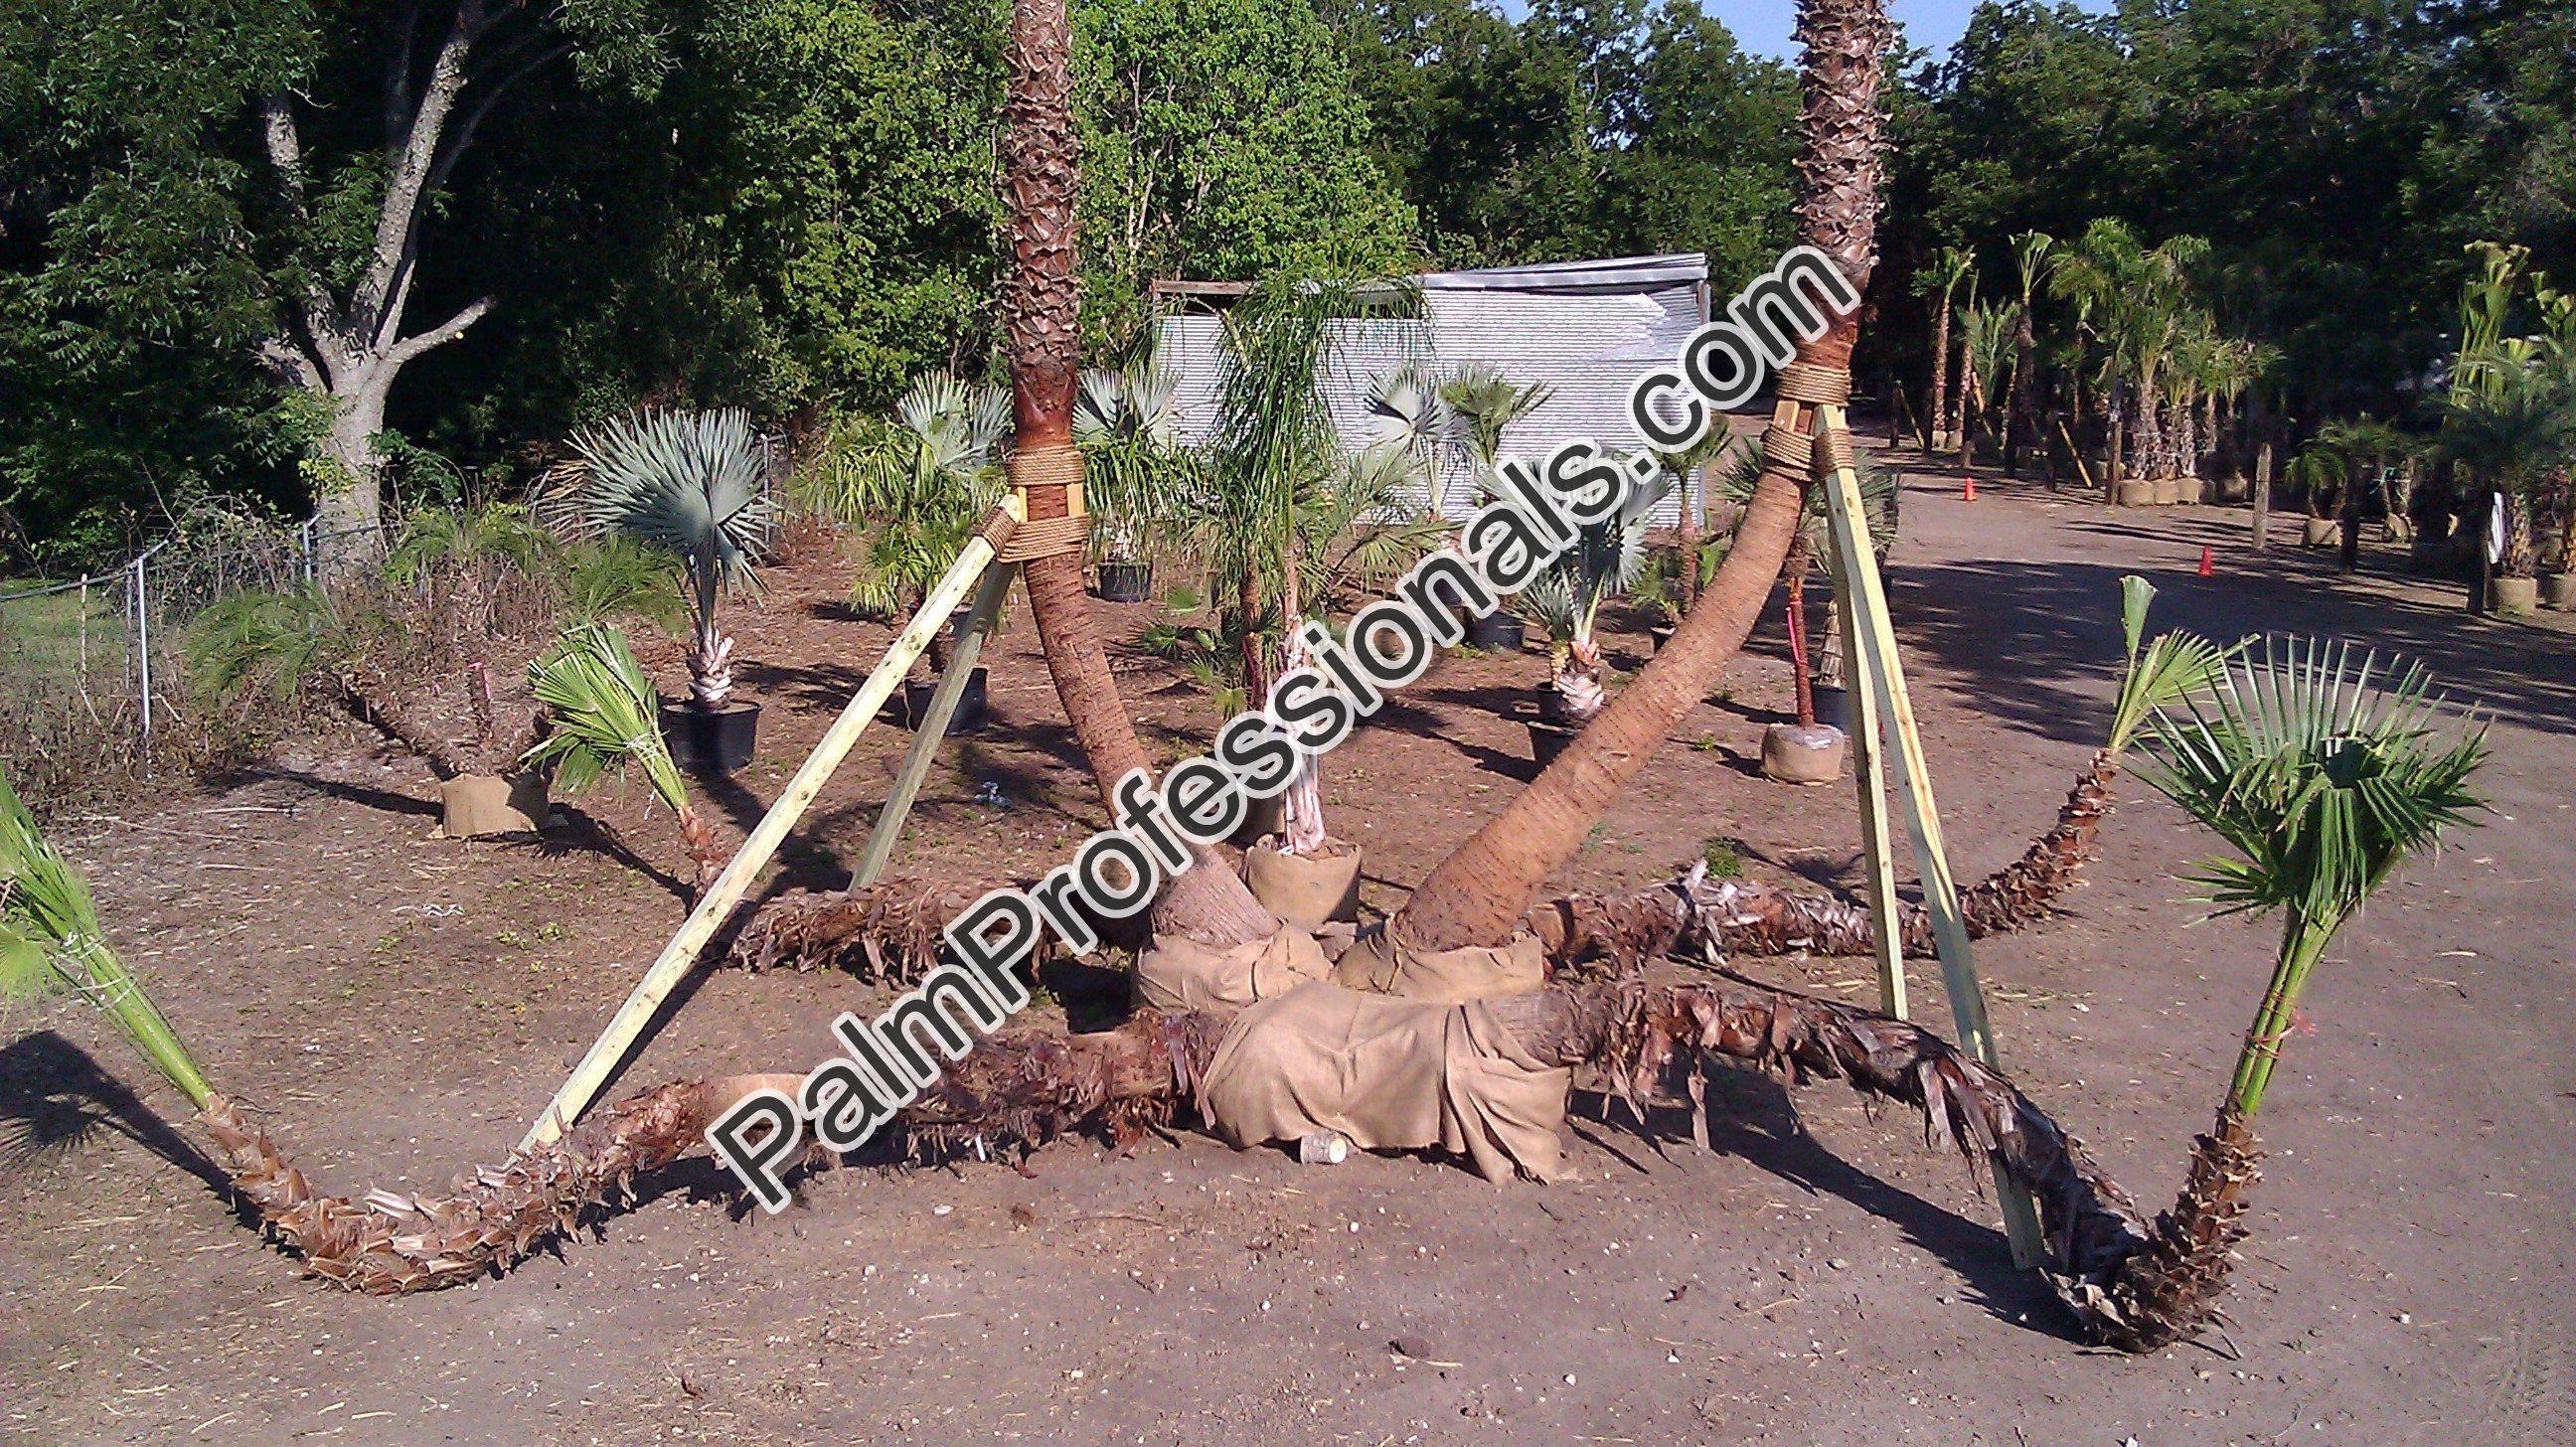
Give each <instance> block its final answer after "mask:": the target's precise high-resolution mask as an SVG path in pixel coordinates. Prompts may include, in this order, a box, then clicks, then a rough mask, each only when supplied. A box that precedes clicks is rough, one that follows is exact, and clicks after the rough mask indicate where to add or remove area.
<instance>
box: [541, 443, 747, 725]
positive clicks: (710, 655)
mask: <svg viewBox="0 0 2576 1447" xmlns="http://www.w3.org/2000/svg"><path fill="white" fill-rule="evenodd" d="M572 445H573V449H574V451H575V452H577V453H579V454H580V456H581V458H582V461H583V464H584V466H585V467H586V468H587V469H588V473H589V477H588V480H587V481H586V482H584V483H583V484H582V486H581V489H580V493H579V502H578V508H577V511H578V515H579V517H580V518H581V520H582V522H583V524H584V525H585V526H586V527H587V528H589V529H591V530H593V531H595V532H602V533H618V534H623V535H625V536H628V537H632V538H635V539H638V540H640V541H642V542H645V543H649V544H651V545H653V546H654V547H658V548H661V549H663V550H664V551H666V552H668V553H670V554H672V555H673V556H675V557H677V558H678V559H679V560H680V564H681V566H682V567H684V568H685V569H687V571H688V576H689V603H690V612H691V615H692V622H693V627H692V630H691V634H690V647H689V690H690V693H691V694H692V696H694V697H695V698H696V700H697V703H698V706H699V707H700V708H702V709H706V710H709V711H713V710H715V709H720V708H722V707H724V705H725V703H726V702H727V701H728V700H729V699H730V698H731V697H732V694H733V640H732V639H730V638H728V637H726V636H725V635H724V633H723V631H722V630H721V629H719V628H718V627H717V626H716V605H717V603H718V602H719V601H720V600H721V599H722V597H723V593H724V590H725V589H726V588H728V587H748V586H750V585H751V583H752V581H753V575H752V567H753V565H754V564H756V563H758V562H759V561H760V559H761V557H762V555H763V554H764V553H765V552H767V551H768V547H769V540H770V534H771V531H772V528H773V525H774V522H775V518H776V508H775V505H774V502H773V499H772V498H771V496H770V492H769V488H768V485H767V482H766V479H765V478H764V477H763V475H762V473H763V464H762V456H761V449H760V444H759V441H758V439H756V438H755V437H753V436H752V431H751V414H750V413H748V412H745V411H743V410H742V409H740V408H727V409H725V410H723V411H717V412H645V413H640V414H637V415H635V416H632V417H622V418H619V419H617V420H615V421H612V422H609V423H607V424H605V425H603V426H599V427H595V428H591V429H589V430H587V431H584V432H581V433H579V434H576V435H575V436H574V438H573V440H572Z"/></svg>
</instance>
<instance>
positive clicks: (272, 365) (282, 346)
mask: <svg viewBox="0 0 2576 1447" xmlns="http://www.w3.org/2000/svg"><path fill="white" fill-rule="evenodd" d="M252 352H253V354H254V355H256V356H257V357H258V358H259V363H260V365H261V366H263V367H266V368H268V369H269V371H271V372H273V373H275V374H276V375H277V378H278V380H279V381H282V382H284V383H286V384H287V385H288V386H290V387H301V388H303V389H304V390H306V391H308V392H319V391H321V390H322V369H321V368H320V367H319V366H317V365H315V364H314V361H313V359H312V358H311V357H310V356H307V355H306V354H305V351H304V349H303V348H302V347H299V346H297V345H296V344H295V342H294V340H293V339H292V338H288V337H283V336H277V337H268V338H264V339H263V340H262V341H261V342H260V344H259V345H258V346H257V347H255V348H253V349H252Z"/></svg>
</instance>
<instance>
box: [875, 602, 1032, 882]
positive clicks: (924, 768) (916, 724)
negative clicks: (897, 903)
mask: <svg viewBox="0 0 2576 1447" xmlns="http://www.w3.org/2000/svg"><path fill="white" fill-rule="evenodd" d="M1018 574H1019V569H1018V568H1017V567H1015V566H1013V565H1012V564H1009V563H997V564H995V565H994V566H992V567H990V568H987V569H985V570H984V586H983V587H982V589H980V590H979V591H978V592H977V593H976V594H975V611H974V612H973V614H971V615H970V616H969V617H968V618H967V620H966V632H965V635H964V636H963V637H961V638H959V639H958V640H957V647H956V650H955V651H954V652H952V653H951V654H950V655H949V658H948V671H947V672H946V673H943V674H941V675H940V676H939V687H938V688H936V689H934V690H932V691H931V695H930V706H929V707H928V708H926V709H924V710H923V711H922V716H921V717H920V718H918V719H916V720H914V721H913V730H912V747H911V748H910V749H909V750H907V751H906V752H905V753H904V756H903V765H902V767H901V768H899V769H897V770H896V771H895V776H894V789H893V790H892V791H891V792H890V793H888V794H887V795H886V801H885V806H884V807H883V808H881V809H879V810H877V822H876V827H875V828H873V829H871V830H870V831H869V832H868V847H867V850H866V852H864V853H862V854H861V855H860V856H859V867H858V868H857V869H856V870H854V871H852V873H851V875H850V888H852V889H865V888H867V887H868V886H869V885H871V884H874V883H876V882H877V876H878V875H880V874H883V873H884V872H885V867H886V861H887V860H889V859H892V858H893V857H894V847H895V845H896V844H898V843H900V842H902V839H903V825H904V820H905V819H907V818H909V817H910V816H911V814H912V801H913V800H914V799H916V798H918V797H920V795H921V785H922V781H923V780H925V779H927V778H929V777H930V768H931V765H933V764H935V763H937V762H938V760H939V744H940V741H941V740H942V739H944V738H946V737H947V736H948V721H949V720H950V719H952V718H954V717H956V715H957V700H958V699H960V698H962V697H964V696H965V693H966V683H967V680H969V679H971V678H973V677H974V676H975V659H976V657H977V656H978V655H980V654H981V653H982V652H983V651H984V639H985V636H986V635H988V634H990V633H991V632H992V631H993V624H994V622H995V621H996V620H997V619H999V618H1000V617H1001V615H1002V600H1003V599H1004V598H1006V597H1008V596H1009V594H1010V591H1011V579H1012V578H1014V577H1016V576H1018Z"/></svg>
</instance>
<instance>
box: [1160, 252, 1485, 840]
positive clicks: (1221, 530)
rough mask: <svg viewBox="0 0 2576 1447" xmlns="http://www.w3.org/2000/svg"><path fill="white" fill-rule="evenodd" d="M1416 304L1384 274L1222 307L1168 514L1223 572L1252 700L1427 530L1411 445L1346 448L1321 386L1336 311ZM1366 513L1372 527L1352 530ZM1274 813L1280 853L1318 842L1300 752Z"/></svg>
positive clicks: (1340, 322) (1422, 469) (1319, 829)
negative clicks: (1309, 629)
mask: <svg viewBox="0 0 2576 1447" xmlns="http://www.w3.org/2000/svg"><path fill="white" fill-rule="evenodd" d="M1417 301H1418V298H1417V297H1416V296H1415V295H1414V294H1413V293H1412V292H1411V291H1410V290H1409V289H1406V288H1402V287H1390V286H1388V285H1386V284H1384V283H1370V284H1360V285H1354V284H1350V283H1342V282H1325V283H1319V282H1313V281H1304V282H1296V283H1292V284H1289V285H1285V286H1281V287H1276V288H1265V289H1263V290H1262V291H1260V292H1257V293H1255V294H1254V295H1253V296H1251V297H1249V298H1247V299H1246V300H1245V301H1244V302H1242V303H1241V304H1240V305H1238V306H1236V307H1235V308H1234V309H1233V310H1232V311H1230V312H1229V313H1227V315H1226V318H1225V323H1224V327H1225V347H1224V352H1223V360H1222V365H1221V370H1220V372H1219V375H1218V381H1217V399H1216V415H1215V418H1214V420H1213V422H1212V424H1211V427H1210V431H1209V435H1208V439H1207V442H1206V444H1205V445H1204V446H1203V447H1201V448H1199V449H1197V451H1196V455H1195V457H1194V458H1193V459H1192V465H1191V466H1190V467H1188V468H1187V469H1186V470H1185V471H1184V472H1182V473H1180V474H1179V478H1178V485H1177V488H1176V496H1175V497H1174V498H1173V500H1172V507H1173V513H1174V520H1175V522H1176V523H1178V524H1179V525H1180V526H1181V527H1183V528H1185V529H1186V530H1187V531H1188V533H1189V535H1190V536H1191V537H1192V539H1193V541H1194V543H1195V544H1196V551H1198V552H1199V553H1200V555H1201V556H1204V557H1207V558H1208V559H1210V560H1211V561H1212V562H1214V563H1215V564H1216V566H1217V569H1218V571H1219V572H1220V573H1225V574H1230V575H1232V576H1233V578H1234V579H1235V587H1236V596H1235V599H1234V602H1233V605H1232V609H1231V617H1229V618H1228V619H1227V620H1226V623H1225V626H1224V629H1223V631H1224V633H1225V634H1226V635H1228V636H1230V637H1232V638H1233V639H1234V640H1235V643H1236V645H1237V648H1238V650H1239V652H1240V664H1239V668H1240V673H1241V677H1242V680H1243V689H1244V694H1245V700H1246V702H1247V703H1248V704H1249V705H1250V706H1252V707H1256V708H1257V707H1260V706H1261V705H1262V704H1263V703H1264V702H1266V701H1267V700H1268V698H1269V696H1270V688H1271V684H1272V682H1273V680H1274V679H1276V678H1278V677H1280V676H1282V675H1284V674H1286V673H1287V672H1288V671H1290V670H1292V669H1296V668H1301V667H1306V666H1309V665H1311V664H1312V663H1313V661H1314V660H1313V659H1312V658H1311V657H1310V656H1309V655H1308V653H1307V651H1306V648H1305V644H1304V643H1303V642H1302V641H1301V638H1300V634H1301V632H1302V630H1303V628H1304V626H1305V623H1306V620H1307V618H1308V617H1309V616H1310V615H1312V614H1316V613H1320V612H1321V611H1322V610H1323V609H1324V607H1325V606H1326V605H1327V604H1328V603H1329V602H1330V598H1331V593H1332V591H1333V590H1334V589H1335V588H1337V587H1339V586H1342V585H1345V584H1353V583H1356V584H1375V583H1382V582H1385V581H1387V580H1390V579H1392V578H1394V577H1396V576H1398V575H1399V574H1401V573H1402V571H1403V570H1404V568H1405V567H1407V566H1409V565H1410V564H1411V563H1412V562H1413V561H1414V560H1415V559H1416V558H1418V557H1419V556H1420V555H1421V552H1422V551H1423V550H1424V549H1425V548H1426V547H1428V546H1429V545H1430V542H1431V540H1432V539H1433V537H1434V536H1435V535H1436V533H1437V531H1438V524H1437V523H1436V522H1433V521H1427V520H1422V519H1418V518H1409V517H1406V516H1405V514H1406V513H1409V511H1410V503H1409V494H1410V493H1411V492H1412V491H1413V490H1414V489H1416V488H1418V487H1423V486H1425V485H1426V484H1427V481H1428V478H1429V475H1430V472H1431V468H1432V462H1431V459H1430V457H1429V456H1428V455H1427V454H1426V452H1425V450H1424V449H1422V448H1420V447H1415V446H1408V445H1405V444H1404V443H1402V442H1400V441H1396V440H1388V441H1384V442H1380V443H1377V444H1375V445H1373V446H1371V447H1369V448H1367V449H1365V450H1363V451H1361V452H1359V453H1356V454H1354V453H1352V452H1351V451H1349V450H1348V449H1347V448H1346V447H1345V446H1344V445H1343V442H1342V439H1341V436H1340V433H1339V432H1338V431H1337V430H1336V427H1335V424H1334V421H1333V417H1332V413H1331V410H1330V408H1329V406H1328V404H1327V401H1326V397H1325V393H1324V388H1323V383H1324V379H1325V378H1326V377H1327V376H1328V375H1329V374H1330V373H1331V372H1332V371H1333V369H1334V368H1335V367H1336V366H1337V365H1338V354H1339V348H1338V345H1337V341H1338V338H1339V337H1340V336H1342V335H1343V334H1344V333H1345V330H1346V329H1345V326H1344V323H1345V322H1346V321H1347V320H1348V319H1349V318H1352V317H1355V316H1364V315H1387V314H1401V313H1403V312H1405V311H1408V310H1411V309H1412V308H1413V307H1414V306H1415V305H1416V303H1417ZM1399 389H1400V384H1399ZM1373 390H1376V391H1379V392H1380V393H1381V394H1383V393H1384V391H1386V390H1387V389H1385V388H1376V389H1373ZM1380 410H1381V413H1382V414H1383V412H1384V411H1385V409H1384V407H1381V409H1380ZM1383 514H1393V515H1394V516H1392V517H1381V515H1383ZM1372 520H1377V521H1378V522H1380V523H1381V524H1383V525H1377V526H1369V527H1365V528H1364V527H1362V524H1363V523H1364V522H1370V521H1372ZM1281 809H1282V814H1283V818H1282V826H1283V827H1282V842H1281V846H1280V847H1281V850H1282V852H1285V853H1289V854H1300V855H1303V854H1312V853H1315V852H1317V851H1318V850H1321V849H1322V848H1323V847H1324V846H1325V844H1326V840H1327V836H1326V834H1325V830H1324V827H1323V811H1322V795H1321V793H1320V790H1319V787H1318V776H1317V773H1316V765H1315V760H1314V759H1313V758H1311V757H1309V758H1307V759H1305V760H1304V761H1303V763H1302V765H1301V767H1300V769H1299V771H1298V774H1297V778H1296V780H1295V782H1294V783H1292V784H1291V785H1290V787H1289V789H1288V791H1287V792H1286V793H1285V794H1284V795H1283V796H1282V797H1281Z"/></svg>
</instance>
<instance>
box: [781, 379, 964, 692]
mask: <svg viewBox="0 0 2576 1447" xmlns="http://www.w3.org/2000/svg"><path fill="white" fill-rule="evenodd" d="M1009 425H1010V397H1009V395H1008V394H1006V393H1005V392H1003V390H1002V389H1001V388H999V387H994V386H987V385H976V384H972V383H967V382H962V381H959V380H958V379H957V378H956V377H954V376H951V375H950V374H948V373H946V372H931V373H926V374H924V375H923V376H922V377H920V378H919V379H918V380H916V381H915V382H914V383H913V384H912V386H910V387H909V388H907V389H905V391H904V394H903V396H902V397H901V398H900V399H898V400H897V401H896V403H895V409H894V417H893V418H892V420H890V421H889V420H885V419H879V418H870V419H867V420H865V421H862V422H858V423H855V424H852V425H851V427H850V428H849V429H848V430H846V431H845V432H844V433H843V434H842V435H841V436H840V437H839V438H836V439H835V441H834V443H833V445H832V447H831V448H830V450H829V451H828V452H827V454H826V456H825V459H824V461H823V464H822V465H821V467H819V468H818V469H816V472H815V475H814V480H813V481H812V482H811V483H810V484H809V485H808V496H810V497H811V498H812V499H813V500H814V503H815V505H816V506H817V507H818V508H819V509H820V510H821V511H822V512H823V513H824V514H825V515H826V516H828V517H831V518H834V519H837V520H838V521H840V522H842V523H844V524H846V525H847V526H849V527H851V528H852V529H854V530H856V531H857V532H858V533H859V534H860V536H861V537H862V538H864V539H865V543H864V549H865V551H864V554H863V556H862V557H861V560H860V565H859V568H858V570H857V572H856V573H855V574H854V575H853V576H852V578H851V581H850V601H851V602H853V603H855V604H857V605H858V606H859V607H861V608H865V609H868V610H869V611H871V612H875V613H881V614H904V613H909V612H911V611H913V610H915V609H917V608H919V607H920V606H921V602H922V600H923V599H924V598H926V597H928V596H929V595H930V590H931V588H932V587H933V586H935V585H936V584H937V583H938V581H939V578H940V575H941V574H943V573H945V572H947V571H948V567H949V565H950V564H951V563H953V562H954V561H956V558H957V554H958V551H959V550H960V549H962V548H963V547H965V545H966V539H967V537H968V536H969V535H970V534H972V533H973V532H974V530H975V526H976V524H977V523H978V522H980V521H981V520H982V519H983V517H984V515H985V513H987V512H988V511H990V510H991V508H992V506H993V503H994V502H995V501H996V500H997V499H998V498H999V497H1000V496H1001V491H1002V471H1001V461H1002V443H1003V438H1004V433H1005V432H1006V430H1007V429H1008V427H1009ZM931 642H932V648H931V666H932V668H934V669H945V668H946V667H947V665H948V644H949V635H948V633H947V631H946V630H944V629H943V630H941V631H940V632H938V633H937V634H935V635H933V637H932V640H931Z"/></svg>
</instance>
